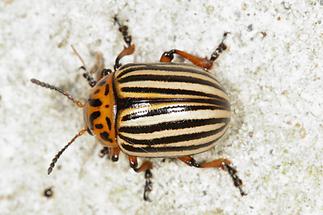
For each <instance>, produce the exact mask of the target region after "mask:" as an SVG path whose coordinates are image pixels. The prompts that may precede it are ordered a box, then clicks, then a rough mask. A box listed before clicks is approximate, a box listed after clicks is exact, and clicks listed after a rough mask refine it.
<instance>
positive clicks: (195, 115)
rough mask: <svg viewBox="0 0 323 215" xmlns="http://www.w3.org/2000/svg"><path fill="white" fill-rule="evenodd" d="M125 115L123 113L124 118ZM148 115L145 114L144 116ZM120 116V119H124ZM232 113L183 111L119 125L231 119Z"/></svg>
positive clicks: (124, 122)
mask: <svg viewBox="0 0 323 215" xmlns="http://www.w3.org/2000/svg"><path fill="white" fill-rule="evenodd" d="M123 114H124V113H122V116H124V115H123ZM146 114H147V113H145V112H143V113H142V115H143V116H144V115H146ZM122 116H120V119H122ZM229 117H230V111H226V110H198V111H183V112H173V113H168V114H160V115H156V116H145V117H139V118H137V119H130V120H127V121H121V122H120V121H119V125H120V124H122V126H143V125H152V124H155V123H156V122H158V123H162V122H171V121H177V120H187V119H208V118H229Z"/></svg>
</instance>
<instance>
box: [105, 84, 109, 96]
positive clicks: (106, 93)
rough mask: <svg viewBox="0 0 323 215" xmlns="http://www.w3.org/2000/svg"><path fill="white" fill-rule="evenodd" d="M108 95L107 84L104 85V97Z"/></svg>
mask: <svg viewBox="0 0 323 215" xmlns="http://www.w3.org/2000/svg"><path fill="white" fill-rule="evenodd" d="M108 94H109V84H107V85H105V90H104V95H108Z"/></svg>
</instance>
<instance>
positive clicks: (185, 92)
mask: <svg viewBox="0 0 323 215" xmlns="http://www.w3.org/2000/svg"><path fill="white" fill-rule="evenodd" d="M121 91H122V92H127V93H158V94H166V95H192V96H204V97H211V98H216V99H219V98H221V97H219V96H218V95H214V94H211V93H204V92H199V91H194V90H183V89H176V88H175V89H169V88H154V87H122V88H121Z"/></svg>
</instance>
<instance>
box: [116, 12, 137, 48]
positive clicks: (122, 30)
mask: <svg viewBox="0 0 323 215" xmlns="http://www.w3.org/2000/svg"><path fill="white" fill-rule="evenodd" d="M113 20H114V23H115V24H117V25H118V26H119V31H120V33H121V34H122V36H123V40H124V42H125V43H126V44H127V47H128V48H129V47H130V46H131V41H132V37H131V35H129V32H128V26H126V25H122V24H121V22H120V21H119V19H118V16H117V15H115V16H114V17H113Z"/></svg>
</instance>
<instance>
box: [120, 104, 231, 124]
mask: <svg viewBox="0 0 323 215" xmlns="http://www.w3.org/2000/svg"><path fill="white" fill-rule="evenodd" d="M199 110H226V109H225V107H223V106H210V105H192V106H190V105H176V106H170V107H163V108H159V109H152V110H148V112H147V110H143V111H137V112H134V113H131V114H127V115H125V116H123V117H122V118H121V121H127V120H132V119H137V118H141V117H149V116H157V115H162V114H170V113H177V112H187V111H199Z"/></svg>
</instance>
